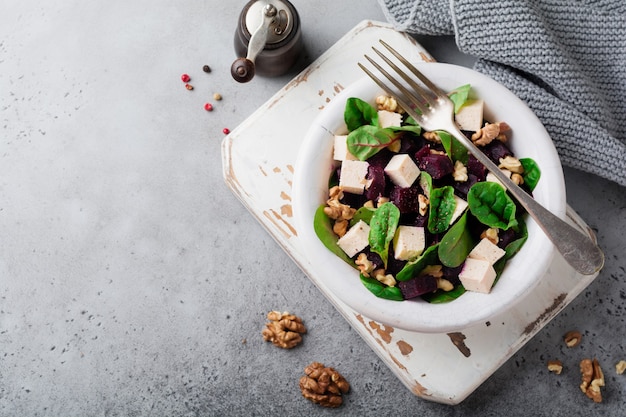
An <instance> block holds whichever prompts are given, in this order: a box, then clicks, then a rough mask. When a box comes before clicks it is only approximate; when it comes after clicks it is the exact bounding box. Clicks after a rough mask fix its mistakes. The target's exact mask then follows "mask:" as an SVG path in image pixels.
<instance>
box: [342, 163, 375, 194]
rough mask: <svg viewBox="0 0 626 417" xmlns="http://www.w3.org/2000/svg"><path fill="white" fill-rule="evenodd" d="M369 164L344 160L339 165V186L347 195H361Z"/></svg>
mask: <svg viewBox="0 0 626 417" xmlns="http://www.w3.org/2000/svg"><path fill="white" fill-rule="evenodd" d="M368 167H369V164H368V163H367V162H366V161H351V160H345V161H343V162H342V163H341V176H340V177H339V186H340V187H341V189H342V190H343V191H345V192H347V193H352V194H363V190H364V189H365V184H366V183H367V180H366V179H365V177H366V176H367V168H368Z"/></svg>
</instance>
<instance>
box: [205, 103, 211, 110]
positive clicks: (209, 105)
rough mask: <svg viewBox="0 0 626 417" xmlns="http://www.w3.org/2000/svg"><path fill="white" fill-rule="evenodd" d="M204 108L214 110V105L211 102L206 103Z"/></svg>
mask: <svg viewBox="0 0 626 417" xmlns="http://www.w3.org/2000/svg"><path fill="white" fill-rule="evenodd" d="M204 110H206V111H213V105H212V104H211V103H204Z"/></svg>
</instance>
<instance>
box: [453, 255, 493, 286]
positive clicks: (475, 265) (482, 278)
mask: <svg viewBox="0 0 626 417" xmlns="http://www.w3.org/2000/svg"><path fill="white" fill-rule="evenodd" d="M459 279H460V280H461V284H463V286H464V287H465V289H466V290H468V291H476V292H482V293H485V294H488V293H489V292H490V291H491V286H492V285H493V282H494V281H495V279H496V270H495V269H493V266H491V264H490V263H489V261H485V260H483V259H474V258H467V259H466V260H465V265H463V269H462V270H461V273H459Z"/></svg>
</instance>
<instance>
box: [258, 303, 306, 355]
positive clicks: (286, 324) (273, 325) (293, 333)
mask: <svg viewBox="0 0 626 417" xmlns="http://www.w3.org/2000/svg"><path fill="white" fill-rule="evenodd" d="M267 319H268V320H270V322H269V323H267V324H266V325H265V329H263V340H265V341H266V342H272V343H273V344H274V346H278V347H280V348H283V349H291V348H293V347H296V346H297V345H298V344H300V342H301V341H302V336H301V334H302V333H306V327H304V324H302V319H300V317H298V316H294V315H293V314H289V313H288V312H284V313H280V312H278V311H270V312H269V313H267Z"/></svg>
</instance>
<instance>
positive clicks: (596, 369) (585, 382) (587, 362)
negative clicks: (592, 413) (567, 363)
mask: <svg viewBox="0 0 626 417" xmlns="http://www.w3.org/2000/svg"><path fill="white" fill-rule="evenodd" d="M580 373H581V375H582V382H581V384H580V390H581V391H582V392H584V393H585V394H586V395H587V397H589V398H591V399H592V400H593V401H594V402H596V403H599V402H602V392H600V388H601V387H603V386H604V373H603V372H602V369H601V368H600V364H599V363H598V360H597V359H593V360H591V359H583V360H582V361H580Z"/></svg>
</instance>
